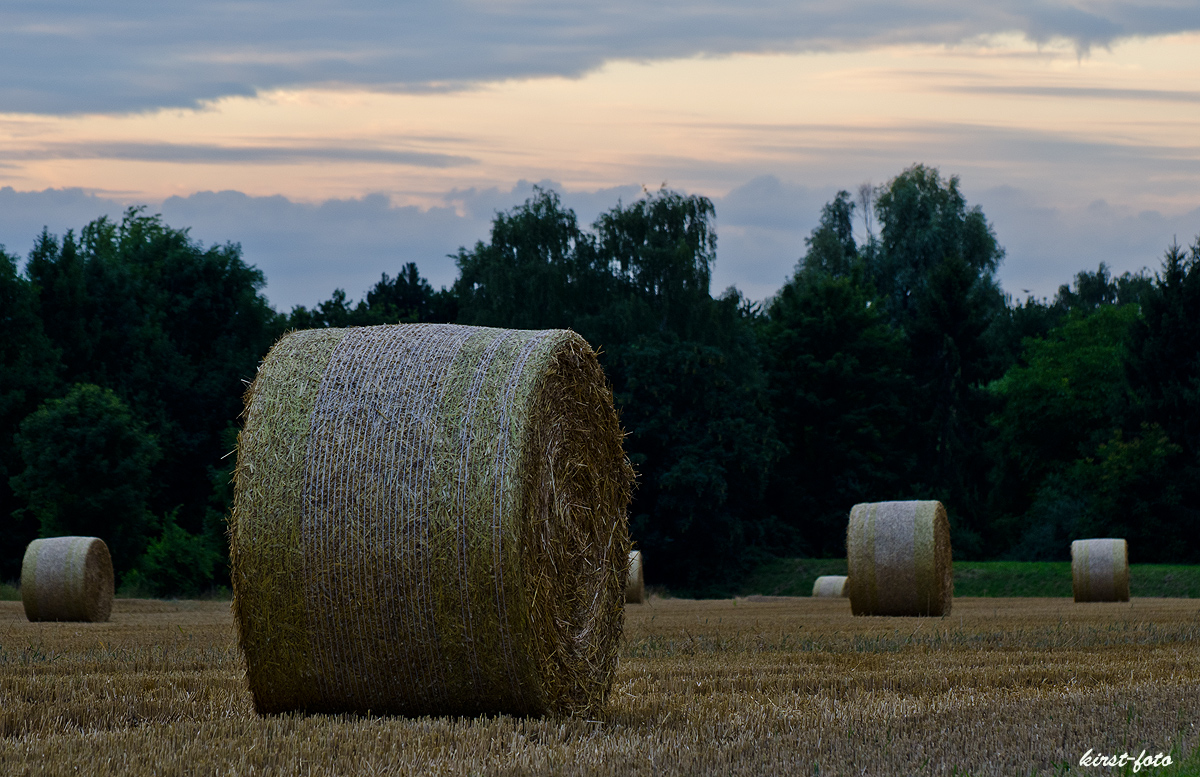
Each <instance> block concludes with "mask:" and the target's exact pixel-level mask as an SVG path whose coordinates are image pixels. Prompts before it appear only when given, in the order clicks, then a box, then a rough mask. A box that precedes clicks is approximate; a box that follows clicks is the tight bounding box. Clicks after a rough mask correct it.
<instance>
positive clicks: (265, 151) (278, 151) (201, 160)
mask: <svg viewBox="0 0 1200 777" xmlns="http://www.w3.org/2000/svg"><path fill="white" fill-rule="evenodd" d="M41 159H119V160H124V161H134V162H171V163H176V164H241V165H245V164H288V163H294V162H299V161H328V162H370V163H373V164H387V165H408V166H412V167H457V166H461V165H470V164H475V162H476V160H474V159H472V158H470V157H465V156H456V155H452V154H433V153H427V152H423V151H406V150H395V149H387V148H348V147H344V146H336V145H330V146H270V147H267V146H215V145H207V144H183V143H53V144H46V145H41V146H36V147H34V148H28V149H8V150H0V161H4V160H7V161H30V160H41Z"/></svg>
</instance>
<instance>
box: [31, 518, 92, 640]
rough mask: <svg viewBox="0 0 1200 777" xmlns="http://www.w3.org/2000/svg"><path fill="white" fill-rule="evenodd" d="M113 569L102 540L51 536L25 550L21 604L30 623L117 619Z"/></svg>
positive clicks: (36, 541)
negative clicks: (113, 607) (114, 612)
mask: <svg viewBox="0 0 1200 777" xmlns="http://www.w3.org/2000/svg"><path fill="white" fill-rule="evenodd" d="M112 600H113V566H112V557H111V556H109V554H108V546H107V545H105V544H104V541H103V540H101V539H99V538H97V537H49V538H46V539H41V540H34V541H33V542H31V543H29V546H28V547H27V548H25V558H24V560H23V561H22V562H21V601H22V603H24V605H25V617H26V618H28V619H29V620H31V621H90V622H93V623H99V622H103V621H106V620H108V616H109V615H110V614H112Z"/></svg>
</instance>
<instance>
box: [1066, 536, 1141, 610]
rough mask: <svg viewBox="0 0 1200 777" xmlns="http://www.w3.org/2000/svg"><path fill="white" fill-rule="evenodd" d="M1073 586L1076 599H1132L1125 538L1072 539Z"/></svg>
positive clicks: (1116, 600) (1117, 600)
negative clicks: (1130, 596) (1130, 597)
mask: <svg viewBox="0 0 1200 777" xmlns="http://www.w3.org/2000/svg"><path fill="white" fill-rule="evenodd" d="M1071 589H1072V592H1073V593H1074V595H1075V601H1077V602H1127V601H1129V546H1128V544H1127V543H1126V542H1125V540H1121V539H1107V538H1106V539H1091V540H1075V541H1074V542H1072V543H1071Z"/></svg>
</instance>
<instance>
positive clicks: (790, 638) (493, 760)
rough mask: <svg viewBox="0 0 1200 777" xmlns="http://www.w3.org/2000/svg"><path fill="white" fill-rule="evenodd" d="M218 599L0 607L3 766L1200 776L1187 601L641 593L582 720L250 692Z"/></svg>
mask: <svg viewBox="0 0 1200 777" xmlns="http://www.w3.org/2000/svg"><path fill="white" fill-rule="evenodd" d="M243 672H244V666H243V663H242V658H241V656H240V654H239V651H238V649H237V646H236V639H235V634H234V626H233V618H232V616H231V614H230V610H229V605H228V603H222V602H188V601H181V602H159V601H147V600H117V601H116V602H115V603H114V612H113V616H112V620H111V621H110V622H109V623H104V624H74V623H62V624H57V623H29V622H27V621H26V620H25V617H24V614H23V612H22V610H21V605H20V604H19V603H16V602H3V603H0V774H3V775H43V774H45V775H59V774H106V775H107V774H121V775H176V774H178V775H184V774H186V775H193V774H196V775H208V774H213V775H216V774H221V775H226V774H230V775H251V774H253V775H273V774H280V775H283V774H287V775H291V774H299V775H308V774H313V775H325V774H363V775H371V774H389V775H390V774H401V775H404V774H422V775H424V774H435V775H436V774H445V775H475V774H497V775H500V774H504V775H507V774H514V775H515V774H568V775H569V774H595V775H609V774H611V775H624V774H645V775H676V774H680V775H682V774H720V775H725V774H746V775H751V774H753V775H758V774H784V775H790V774H795V775H800V774H803V775H852V774H853V775H860V774H868V775H872V774H878V775H910V774H935V775H949V774H960V775H961V774H974V775H1030V774H1106V775H1108V774H1132V773H1133V762H1132V760H1131V761H1129V762H1128V763H1127V766H1126V767H1125V768H1120V767H1114V768H1109V767H1104V766H1101V767H1096V766H1080V758H1081V757H1082V756H1083V755H1084V754H1085V753H1086V752H1087V751H1089V750H1090V751H1092V756H1093V757H1094V756H1096V755H1104V756H1109V755H1113V754H1115V755H1117V756H1120V755H1121V754H1122V753H1128V754H1129V755H1130V757H1131V758H1133V757H1136V756H1137V755H1139V754H1140V753H1141V752H1142V751H1143V750H1145V751H1147V755H1150V756H1153V755H1154V754H1156V753H1159V752H1161V753H1164V754H1167V755H1169V756H1170V757H1171V759H1172V762H1173V764H1172V766H1170V767H1161V766H1160V767H1146V766H1142V767H1141V768H1140V771H1139V772H1138V773H1139V774H1149V775H1167V774H1197V773H1200V756H1198V755H1197V745H1198V744H1200V601H1197V600H1188V599H1140V598H1135V599H1134V600H1133V601H1132V602H1128V603H1124V604H1087V605H1084V604H1079V605H1076V604H1074V603H1072V602H1071V601H1070V600H1069V599H1061V598H1056V599H1038V598H1013V599H1002V598H979V599H971V598H958V599H956V600H955V602H954V608H953V611H952V613H951V614H950V615H949V616H947V617H943V618H881V617H880V618H862V617H860V618H855V617H853V616H851V614H850V607H849V604H848V602H846V601H845V600H827V599H811V598H782V597H781V598H774V597H763V596H754V597H747V598H743V599H732V600H715V601H692V600H682V599H678V600H677V599H657V598H653V597H652V598H651V600H650V601H649V602H648V603H647V604H642V605H630V606H629V607H628V610H627V619H626V629H625V643H624V646H623V650H622V656H621V664H620V669H619V671H618V674H617V678H616V682H615V684H614V687H613V691H612V695H611V697H610V703H609V706H608V709H607V711H606V713H605V714H604V715H603V716H601V717H600V718H599V719H597V720H565V721H564V720H537V719H518V718H512V717H508V716H503V715H501V716H492V717H481V718H438V717H434V718H429V717H426V718H416V719H406V718H394V717H381V716H376V715H370V714H365V715H360V716H345V715H303V714H288V715H281V716H274V717H259V716H257V715H256V714H255V713H254V712H253V709H252V707H251V703H250V697H249V694H248V693H247V691H246V686H245V680H244V676H243Z"/></svg>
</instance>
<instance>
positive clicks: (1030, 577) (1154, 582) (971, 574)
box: [741, 558, 1200, 599]
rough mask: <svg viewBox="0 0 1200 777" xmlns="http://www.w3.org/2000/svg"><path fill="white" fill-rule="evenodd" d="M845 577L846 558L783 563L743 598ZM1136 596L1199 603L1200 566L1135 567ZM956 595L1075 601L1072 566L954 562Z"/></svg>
mask: <svg viewBox="0 0 1200 777" xmlns="http://www.w3.org/2000/svg"><path fill="white" fill-rule="evenodd" d="M844 574H846V559H844V558H834V559H817V558H783V559H774V560H772V561H768V562H766V563H764V564H762V565H760V566H759V567H758V569H756V570H754V572H753V573H751V575H750V577H749V578H747V580H746V582H745V584H744V585H743V586H742V590H741V593H742V594H743V595H753V594H760V595H765V596H810V595H811V594H812V586H813V582H814V581H815V580H816V579H817V578H818V577H819V576H821V575H844ZM1129 574H1130V588H1131V592H1132V594H1133V595H1134V596H1160V597H1171V598H1184V599H1195V598H1200V566H1193V565H1185V564H1130V566H1129ZM954 593H955V595H956V596H1071V562H1069V561H955V562H954Z"/></svg>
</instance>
